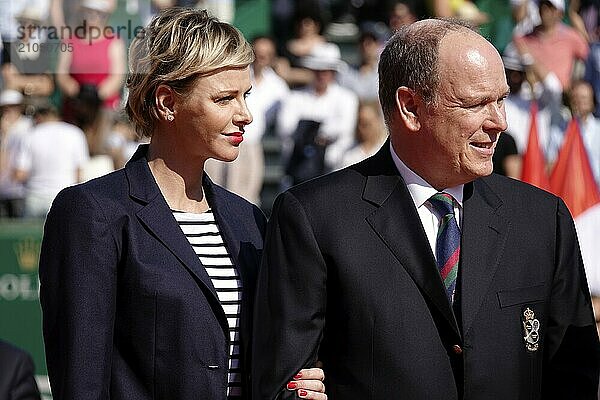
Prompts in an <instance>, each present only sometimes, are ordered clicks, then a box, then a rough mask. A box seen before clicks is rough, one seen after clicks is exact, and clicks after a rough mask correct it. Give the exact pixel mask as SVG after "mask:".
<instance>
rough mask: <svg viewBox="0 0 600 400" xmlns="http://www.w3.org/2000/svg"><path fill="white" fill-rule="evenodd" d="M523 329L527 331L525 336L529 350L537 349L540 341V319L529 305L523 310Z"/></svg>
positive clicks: (526, 346)
mask: <svg viewBox="0 0 600 400" xmlns="http://www.w3.org/2000/svg"><path fill="white" fill-rule="evenodd" d="M523 329H524V332H525V336H524V337H523V339H524V340H525V348H526V349H527V350H528V351H537V349H538V348H539V341H540V332H539V331H540V321H539V320H538V319H537V318H536V317H535V313H534V312H533V310H531V308H529V307H527V308H526V309H525V311H524V312H523Z"/></svg>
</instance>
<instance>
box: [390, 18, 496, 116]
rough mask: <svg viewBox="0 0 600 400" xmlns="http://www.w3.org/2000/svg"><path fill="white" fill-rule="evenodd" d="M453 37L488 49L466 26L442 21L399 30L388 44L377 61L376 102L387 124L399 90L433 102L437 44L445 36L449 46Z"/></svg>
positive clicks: (459, 22) (437, 72) (435, 86)
mask: <svg viewBox="0 0 600 400" xmlns="http://www.w3.org/2000/svg"><path fill="white" fill-rule="evenodd" d="M454 35H460V37H462V40H463V42H462V45H464V46H465V47H469V46H471V45H472V44H474V43H479V44H483V42H485V43H486V44H487V45H488V46H490V47H492V46H491V44H489V43H488V42H487V41H486V40H485V39H484V38H483V37H482V36H481V35H479V34H478V33H476V32H475V31H473V29H472V27H471V26H470V25H468V24H466V23H464V22H462V21H454V20H444V19H425V20H421V21H418V22H415V23H413V24H411V25H407V26H404V27H401V28H400V29H399V30H398V31H397V32H396V33H395V34H394V36H392V38H391V39H390V40H389V41H388V43H387V45H386V47H385V49H384V50H383V53H382V54H381V57H380V61H379V100H380V102H381V106H382V109H383V113H384V116H385V120H386V122H387V123H388V125H389V122H390V118H391V115H392V113H393V111H394V109H395V107H396V100H395V97H396V90H397V89H398V88H399V87H401V86H406V87H408V88H411V89H413V90H415V91H416V92H418V93H419V94H420V95H421V96H423V99H425V101H427V102H433V101H435V97H436V96H435V93H436V89H437V87H438V84H439V64H440V58H439V57H440V45H441V42H442V40H444V39H445V38H446V37H448V36H449V39H450V42H451V43H453V42H454V40H453V39H456V38H458V37H459V36H454ZM458 42H460V40H458ZM492 49H493V47H492ZM498 57H499V56H498Z"/></svg>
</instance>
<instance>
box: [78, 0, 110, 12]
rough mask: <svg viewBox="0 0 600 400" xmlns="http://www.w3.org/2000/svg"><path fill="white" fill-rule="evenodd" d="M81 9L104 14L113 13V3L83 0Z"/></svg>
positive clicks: (105, 0) (99, 0)
mask: <svg viewBox="0 0 600 400" xmlns="http://www.w3.org/2000/svg"><path fill="white" fill-rule="evenodd" d="M81 7H83V8H89V9H90V10H96V11H100V12H104V13H110V12H111V11H112V10H111V8H112V7H111V3H110V1H108V0H83V1H82V2H81Z"/></svg>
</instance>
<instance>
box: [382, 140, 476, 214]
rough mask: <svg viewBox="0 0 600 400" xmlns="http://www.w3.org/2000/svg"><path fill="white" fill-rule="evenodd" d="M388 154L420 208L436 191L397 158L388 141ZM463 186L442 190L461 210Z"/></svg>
mask: <svg viewBox="0 0 600 400" xmlns="http://www.w3.org/2000/svg"><path fill="white" fill-rule="evenodd" d="M390 152H391V153H392V159H393V160H394V164H395V165H396V168H397V169H398V172H400V175H401V176H402V179H404V182H405V183H406V187H407V188H408V191H409V192H410V195H411V197H412V199H413V202H414V203H415V206H416V207H417V208H419V207H421V206H422V205H423V204H425V202H426V201H427V200H429V198H430V197H431V196H433V195H434V194H436V193H438V191H437V190H436V189H434V188H433V187H432V186H431V185H430V184H429V183H427V182H426V181H425V179H423V178H421V177H420V176H419V175H417V174H416V173H415V172H414V171H413V170H411V169H410V168H408V167H407V166H406V164H404V162H403V161H402V160H401V159H400V157H398V155H397V154H396V152H395V151H394V148H393V147H392V142H391V141H390ZM464 186H465V185H458V186H453V187H450V188H446V189H444V192H445V193H448V194H449V195H451V196H452V197H454V200H455V201H456V202H457V203H458V206H459V207H460V208H462V204H463V188H464Z"/></svg>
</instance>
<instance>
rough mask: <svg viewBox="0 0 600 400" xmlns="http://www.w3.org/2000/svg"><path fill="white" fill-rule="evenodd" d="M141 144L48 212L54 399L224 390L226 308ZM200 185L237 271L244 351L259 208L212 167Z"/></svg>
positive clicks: (260, 227)
mask: <svg viewBox="0 0 600 400" xmlns="http://www.w3.org/2000/svg"><path fill="white" fill-rule="evenodd" d="M145 153H146V146H141V147H140V149H138V151H137V153H136V154H135V155H134V157H133V158H132V160H131V161H130V162H129V163H128V164H127V165H126V166H125V168H124V169H122V170H119V171H116V172H114V173H111V174H109V175H107V176H104V177H102V178H99V179H96V180H93V181H90V182H88V183H85V184H82V185H78V186H74V187H71V188H68V189H66V190H64V191H62V192H61V193H60V194H59V195H58V196H57V198H56V199H55V201H54V204H53V206H52V208H51V210H50V213H49V214H48V218H47V221H46V225H45V228H44V239H43V242H42V253H41V257H40V281H41V293H40V300H41V304H42V310H43V327H44V341H45V345H46V359H47V364H48V373H49V376H50V383H51V387H52V392H53V395H54V398H56V399H58V400H68V399H74V400H82V399H124V400H136V399H168V400H172V399H178V400H186V399H190V400H191V399H194V400H197V399H225V397H226V386H227V356H228V352H229V347H228V344H229V334H228V329H229V328H228V324H227V319H226V317H225V314H224V312H223V309H222V307H221V306H220V304H219V300H218V298H217V295H216V292H215V289H214V287H213V285H212V282H211V280H210V278H209V276H208V274H207V273H206V270H205V269H204V267H203V266H202V264H201V263H200V260H199V259H198V257H197V256H196V254H195V253H194V251H193V249H192V247H191V246H190V244H189V242H188V240H187V239H186V237H185V236H184V234H183V232H182V231H181V229H180V228H179V226H178V224H177V222H176V221H175V218H174V217H173V215H172V212H171V210H170V209H169V207H168V205H167V203H166V201H165V199H164V197H163V196H162V194H161V193H160V190H159V188H158V186H157V184H156V182H155V180H154V178H153V176H152V174H151V172H150V169H149V167H148V163H147V160H146V158H145ZM204 190H205V193H206V196H207V198H208V202H209V205H210V206H211V207H212V208H213V210H214V213H215V218H216V220H217V223H218V224H219V228H220V230H221V233H222V234H223V236H224V239H225V242H226V245H227V247H228V250H229V252H230V254H231V255H232V258H233V262H234V264H235V266H236V268H237V269H238V271H239V273H240V276H241V279H242V284H243V288H244V291H243V299H242V310H241V312H242V318H241V321H240V324H241V327H240V329H241V340H242V345H241V347H242V349H241V351H242V358H243V360H245V361H246V362H248V361H249V358H248V356H249V348H250V345H249V334H250V331H251V323H252V316H251V315H252V313H251V311H252V306H253V301H252V300H253V298H254V284H255V281H256V274H257V270H258V263H259V259H260V253H261V250H262V241H263V240H262V238H263V231H264V227H265V225H266V223H265V220H264V215H263V214H262V212H261V211H260V210H259V209H258V208H256V207H255V206H253V205H251V204H250V203H248V202H247V201H245V200H243V199H242V198H240V197H238V196H236V195H234V194H232V193H229V192H227V191H226V190H224V189H223V188H221V187H219V186H216V185H214V184H212V183H211V181H210V180H209V179H208V177H206V176H204ZM246 392H248V391H246Z"/></svg>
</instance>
